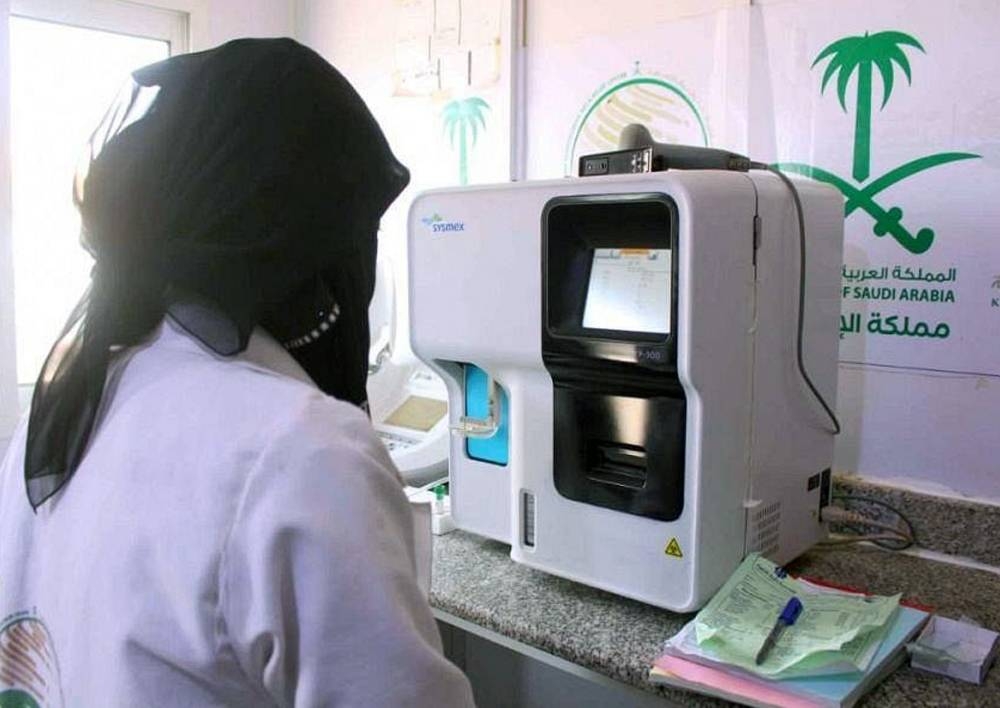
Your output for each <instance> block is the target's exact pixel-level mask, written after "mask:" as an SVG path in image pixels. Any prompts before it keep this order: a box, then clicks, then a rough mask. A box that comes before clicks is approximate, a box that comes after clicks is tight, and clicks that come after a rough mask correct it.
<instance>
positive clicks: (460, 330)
mask: <svg viewBox="0 0 1000 708" xmlns="http://www.w3.org/2000/svg"><path fill="white" fill-rule="evenodd" d="M798 184H799V186H798V190H799V193H800V196H801V204H802V207H803V215H804V226H805V229H806V232H807V235H808V249H807V251H806V254H807V258H806V263H805V270H804V273H803V275H804V281H802V283H800V264H799V257H800V240H799V236H800V232H799V223H798V219H797V215H796V210H795V208H794V202H793V198H792V193H791V192H790V191H789V189H788V188H787V186H786V185H785V184H783V183H782V181H781V180H779V179H778V177H777V176H775V175H773V174H769V173H766V172H735V171H723V170H698V171H674V170H668V171H663V172H652V173H647V174H635V175H633V174H621V175H611V176H600V177H589V178H586V179H566V180H558V181H546V182H522V183H514V184H506V185H498V186H487V187H470V188H461V189H446V190H438V191H432V192H427V193H425V194H423V195H421V196H419V197H418V198H417V199H416V200H415V202H414V204H413V206H412V209H411V212H410V218H409V268H410V278H409V281H410V308H411V313H410V326H411V333H410V336H411V343H412V346H413V350H414V352H415V353H416V354H417V355H418V356H419V357H420V358H421V359H423V360H424V361H425V362H426V363H427V364H428V365H429V366H430V367H431V368H433V369H434V370H435V371H437V372H438V373H439V374H440V375H441V376H442V378H443V380H444V382H445V385H446V387H447V393H448V401H449V409H450V413H449V418H450V425H451V426H452V428H454V429H455V431H456V434H455V435H453V436H452V437H451V441H450V452H449V458H450V474H451V498H452V514H453V516H454V520H455V522H456V524H457V525H458V527H459V528H462V529H466V530H468V531H472V532H475V533H477V534H481V535H484V536H487V537H490V538H494V539H498V540H501V541H503V542H505V543H509V544H510V546H511V557H512V558H513V559H514V560H515V561H518V562H520V563H524V564H526V565H529V566H532V567H535V568H539V569H542V570H545V571H548V572H550V573H554V574H557V575H560V576H563V577H566V578H570V579H573V580H576V581H579V582H583V583H587V584H589V585H593V586H596V587H600V588H604V589H606V590H610V591H612V592H615V593H619V594H621V595H625V596H628V597H633V598H636V599H639V600H642V601H644V602H648V603H651V604H654V605H659V606H661V607H665V608H669V609H673V610H678V611H687V610H692V609H695V608H698V607H699V606H701V605H702V604H703V603H704V602H705V601H706V600H707V599H708V598H709V597H710V596H711V594H712V593H713V592H714V591H715V590H716V589H717V588H718V587H719V586H720V585H721V584H722V583H723V582H724V581H725V579H726V578H727V577H728V576H729V575H730V574H731V573H732V571H733V570H734V569H735V568H736V566H737V564H738V563H739V562H740V560H741V559H742V558H743V557H744V555H745V554H746V553H748V552H750V551H754V550H757V551H760V552H762V553H764V554H765V555H767V556H768V557H769V558H772V559H774V560H776V561H778V562H785V561H788V560H790V559H791V558H793V557H794V556H796V555H798V554H800V553H801V552H803V551H804V550H806V549H807V548H808V547H809V546H811V545H812V544H814V543H815V542H817V541H818V540H820V539H822V538H823V537H824V536H825V528H824V526H823V524H822V523H821V521H820V508H821V506H823V505H824V504H825V503H826V502H827V500H828V495H829V487H830V478H829V469H830V466H831V464H832V460H833V440H834V437H833V435H834V432H833V425H832V421H831V419H830V417H829V416H828V415H827V413H826V412H825V411H824V409H823V408H822V407H821V404H820V403H819V400H818V398H817V396H816V395H815V394H814V393H813V392H812V391H810V389H809V386H808V385H807V383H806V380H805V377H804V375H803V370H802V369H800V367H798V366H797V361H798V360H797V350H798V347H799V346H801V351H802V363H803V364H804V368H805V369H807V370H808V374H809V376H810V378H811V381H812V382H813V383H814V384H815V387H816V389H817V391H816V393H818V394H819V395H821V396H822V398H824V399H825V401H826V402H828V403H829V404H830V405H832V404H833V401H834V399H835V396H836V381H837V348H838V332H837V329H838V315H839V311H840V293H839V283H838V274H839V268H840V263H841V251H842V242H843V201H842V199H841V198H840V196H839V195H838V194H837V193H836V192H835V191H833V190H831V189H829V188H828V187H826V186H823V185H820V184H816V183H812V182H805V181H803V182H799V183H798ZM800 285H801V287H802V293H801V294H802V303H803V309H802V315H803V321H802V326H801V330H800V328H799V327H798V315H799V302H800V300H799V298H800ZM487 443H488V444H487Z"/></svg>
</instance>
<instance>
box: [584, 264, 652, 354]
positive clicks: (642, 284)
mask: <svg viewBox="0 0 1000 708" xmlns="http://www.w3.org/2000/svg"><path fill="white" fill-rule="evenodd" d="M670 256H671V252H670V250H669V249H666V248H595V249H594V260H593V264H592V265H591V268H590V283H589V284H588V286H587V300H586V302H585V303H584V307H583V326H584V327H585V328H586V329H612V330H619V331H623V332H646V333H650V334H669V333H670V295H671V288H670V273H671V271H670Z"/></svg>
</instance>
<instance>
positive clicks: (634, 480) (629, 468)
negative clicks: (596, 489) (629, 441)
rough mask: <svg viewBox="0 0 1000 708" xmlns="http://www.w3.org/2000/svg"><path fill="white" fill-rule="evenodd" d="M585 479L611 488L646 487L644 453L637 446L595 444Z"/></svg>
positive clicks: (591, 451)
mask: <svg viewBox="0 0 1000 708" xmlns="http://www.w3.org/2000/svg"><path fill="white" fill-rule="evenodd" d="M588 457H589V458H590V459H589V460H588V465H587V477H588V478H589V479H591V480H592V481H594V482H599V483H601V484H609V485H611V486H613V487H627V488H629V489H642V488H643V487H645V486H646V451H645V450H644V449H642V448H641V447H639V446H638V445H620V444H615V443H596V444H594V445H592V446H591V448H590V454H589V455H588Z"/></svg>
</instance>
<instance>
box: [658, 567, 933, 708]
mask: <svg viewBox="0 0 1000 708" xmlns="http://www.w3.org/2000/svg"><path fill="white" fill-rule="evenodd" d="M793 596H794V597H798V598H799V600H800V601H801V602H802V605H803V610H802V614H801V615H800V616H799V618H798V620H797V621H796V622H795V624H794V625H792V626H791V627H788V628H787V629H786V630H785V631H784V632H783V633H782V634H781V636H780V638H779V639H778V642H777V643H776V644H775V646H774V648H773V650H772V651H771V652H770V653H769V654H768V655H767V658H766V660H765V661H764V662H763V663H762V664H760V665H757V664H756V662H755V658H756V656H757V652H758V650H759V649H760V647H761V645H762V644H763V642H764V639H765V637H766V636H767V634H768V633H769V632H770V630H771V628H772V627H773V626H774V624H775V620H776V619H777V617H778V616H779V614H780V613H781V610H782V608H783V607H784V606H785V604H786V603H787V602H788V600H789V598H791V597H793ZM926 619H927V614H926V613H924V612H921V611H918V610H914V609H911V608H900V606H899V596H898V595H897V596H894V597H874V596H865V595H863V594H859V593H848V592H842V591H839V590H832V589H830V588H827V587H823V586H819V585H815V584H812V583H809V582H807V581H804V580H797V579H795V578H792V577H789V576H788V575H787V573H785V571H784V570H783V569H781V568H780V567H778V566H776V565H775V564H774V563H771V562H770V561H768V560H767V559H765V558H762V557H761V556H759V555H757V554H753V555H751V556H748V557H747V559H746V560H745V561H744V562H743V564H742V565H741V566H740V568H739V569H738V570H737V571H736V573H735V574H734V575H733V576H732V577H731V578H730V579H729V581H728V582H727V583H726V584H725V585H724V586H723V587H722V589H721V590H720V591H719V592H718V593H717V594H716V596H715V597H714V598H713V599H712V600H711V602H709V604H708V605H706V607H705V608H704V609H703V610H702V611H701V612H700V613H699V614H698V615H697V616H696V617H695V619H694V620H693V621H691V622H690V623H688V624H687V625H686V626H685V627H684V628H683V629H682V630H681V631H680V632H679V633H678V634H677V635H676V636H674V637H673V638H671V639H670V640H669V641H668V642H667V643H666V645H665V648H664V655H663V656H662V657H660V659H658V660H657V662H656V664H655V665H654V667H653V670H652V672H651V674H650V677H651V680H653V681H654V682H659V683H671V684H675V685H680V686H684V687H687V688H695V689H696V690H701V691H702V692H706V693H712V694H714V695H720V696H724V697H726V698H729V699H731V700H739V701H742V702H745V703H748V704H750V705H795V706H805V705H837V706H840V705H850V704H851V703H853V701H854V700H857V697H859V696H860V695H861V694H863V692H864V690H867V688H870V686H871V685H874V683H875V682H876V681H877V680H878V679H880V678H881V677H882V676H884V675H885V673H886V672H887V671H889V670H891V669H892V668H894V667H895V666H896V665H898V663H899V662H900V661H901V660H902V657H903V652H902V647H903V645H904V644H905V642H906V641H907V640H908V639H909V638H911V637H912V636H913V635H914V634H915V633H916V632H917V631H918V630H919V628H920V627H921V626H922V625H923V623H924V622H925V621H926ZM762 692H763V693H762ZM765 695H767V696H770V698H767V697H763V696H765ZM782 696H783V697H784V698H785V699H787V700H779V698H780V697H782ZM792 698H794V700H792Z"/></svg>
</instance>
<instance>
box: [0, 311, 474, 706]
mask: <svg viewBox="0 0 1000 708" xmlns="http://www.w3.org/2000/svg"><path fill="white" fill-rule="evenodd" d="M24 435H25V431H24V426H23V425H22V428H21V429H20V430H19V432H18V433H17V435H16V436H15V438H14V439H13V440H12V441H11V447H10V450H9V451H8V455H7V459H6V460H5V462H4V464H3V466H2V468H0V704H2V703H3V692H4V691H5V690H21V691H24V692H26V693H28V694H29V695H32V696H33V697H34V698H35V699H36V700H37V702H38V703H39V705H41V706H62V705H65V706H73V707H76V706H80V707H83V708H87V707H90V706H95V707H96V706H256V705H267V706H270V705H280V706H291V705H295V706H465V705H471V704H472V693H471V690H470V688H469V685H468V682H467V681H466V679H465V677H464V676H463V675H462V674H461V672H460V671H459V670H458V669H457V668H455V667H454V666H453V665H452V664H450V663H449V662H448V661H447V660H446V659H445V658H444V657H443V656H442V654H441V647H440V639H439V637H438V634H437V628H436V626H435V623H434V620H433V618H432V616H431V612H430V607H429V606H428V603H427V600H426V598H425V596H424V594H423V592H422V591H421V589H420V588H419V587H418V583H417V580H416V567H417V564H418V560H417V558H416V557H415V556H416V552H415V550H414V549H415V545H414V531H413V523H412V517H411V512H410V508H409V505H408V504H407V501H406V499H405V497H404V495H403V493H402V490H401V485H400V481H399V477H398V475H397V473H396V471H395V468H394V467H393V464H392V462H391V461H390V459H389V457H388V455H387V454H386V452H385V449H384V448H383V446H382V445H381V444H380V443H379V441H378V439H377V438H376V436H375V435H374V433H373V431H372V428H371V425H370V424H369V422H368V420H367V419H366V417H365V415H364V414H363V413H362V412H361V411H360V410H358V409H357V408H355V407H353V406H351V405H348V404H346V403H343V402H340V401H337V400H335V399H333V398H330V397H328V396H325V395H323V394H322V393H321V392H320V391H319V390H318V389H317V388H316V387H315V385H313V384H312V382H311V381H310V380H309V378H308V376H306V374H305V373H304V372H303V371H302V369H301V368H300V367H299V366H298V364H297V363H296V362H295V361H294V359H292V358H291V357H290V356H289V355H288V354H287V353H286V352H285V351H284V350H283V349H282V348H281V347H280V346H279V345H278V344H277V343H276V342H275V341H274V340H273V339H271V338H270V337H269V336H268V335H267V334H266V333H264V332H262V331H261V330H257V331H256V332H255V333H254V334H253V337H252V338H251V342H250V346H249V348H248V349H247V351H246V352H244V353H243V354H242V355H240V356H238V357H235V358H232V359H226V358H222V357H219V356H216V355H215V354H213V353H211V352H210V351H208V350H207V349H205V348H203V347H202V346H201V345H200V344H199V343H198V342H197V341H196V340H194V339H192V338H191V337H190V336H188V335H187V334H186V333H185V332H184V331H183V330H181V329H180V328H179V327H177V326H176V325H175V324H173V323H172V322H171V321H170V320H169V319H168V320H165V321H164V323H163V324H162V325H161V326H160V328H159V329H158V330H157V332H156V333H155V334H154V336H153V337H151V339H150V341H149V342H148V343H146V344H145V345H142V346H140V347H136V348H135V349H133V350H132V351H130V352H129V354H128V356H126V357H123V358H122V360H121V361H120V362H119V363H117V364H116V365H115V366H114V367H113V369H112V371H111V373H110V374H109V386H108V388H107V391H106V394H105V405H104V410H103V412H102V413H101V414H100V417H99V420H98V424H97V429H96V433H95V434H94V435H93V437H92V439H91V442H90V447H89V449H88V451H87V454H86V456H85V457H84V459H83V462H82V463H81V464H80V467H79V469H78V470H77V472H76V474H75V475H74V477H73V478H72V479H71V480H70V481H69V483H68V484H67V485H66V486H65V487H64V488H63V490H61V491H60V492H59V493H58V494H57V495H56V496H55V497H53V498H52V499H51V500H49V501H48V502H47V503H46V504H44V505H43V506H42V507H41V508H40V509H39V510H38V512H37V514H35V513H33V512H32V510H31V508H30V506H29V505H28V502H27V498H26V495H25V489H24V479H23V471H22V470H23V456H24Z"/></svg>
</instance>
